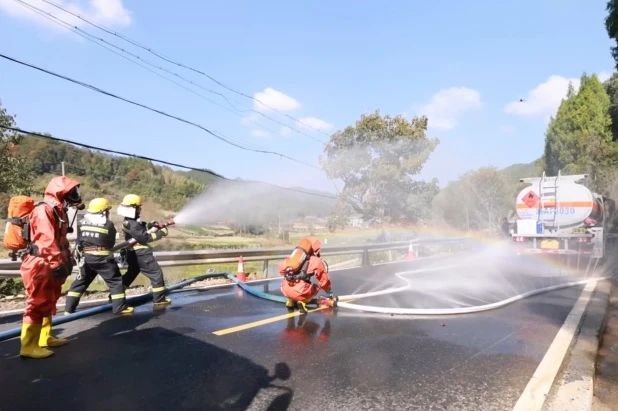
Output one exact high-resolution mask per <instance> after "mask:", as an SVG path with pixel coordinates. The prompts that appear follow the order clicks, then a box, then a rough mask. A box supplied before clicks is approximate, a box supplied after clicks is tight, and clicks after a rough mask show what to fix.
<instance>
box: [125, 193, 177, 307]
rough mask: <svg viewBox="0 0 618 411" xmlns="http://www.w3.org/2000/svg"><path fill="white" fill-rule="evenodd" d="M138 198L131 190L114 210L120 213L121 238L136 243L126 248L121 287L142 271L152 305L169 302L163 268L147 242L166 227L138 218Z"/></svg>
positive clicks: (160, 233) (165, 233)
mask: <svg viewBox="0 0 618 411" xmlns="http://www.w3.org/2000/svg"><path fill="white" fill-rule="evenodd" d="M141 208H142V199H141V198H140V197H139V196H138V195H135V194H127V195H126V196H124V199H123V200H122V204H120V206H119V207H118V214H119V215H121V216H123V217H124V221H123V223H122V231H124V234H125V240H126V241H130V240H135V241H137V243H136V244H135V245H134V246H132V247H129V248H128V249H127V250H126V262H127V265H128V268H127V272H126V273H125V274H124V276H123V277H122V282H123V284H124V287H125V288H127V287H129V286H130V285H131V283H133V281H134V280H135V277H137V275H138V274H139V273H140V272H142V273H144V275H146V277H148V278H149V279H150V283H151V285H152V300H153V302H154V305H155V307H163V306H166V305H168V304H170V303H171V300H170V299H169V298H166V297H165V280H164V279H163V271H161V267H159V264H158V263H157V260H155V258H154V255H153V253H152V248H151V247H150V245H149V244H148V243H150V242H152V241H156V240H159V239H161V238H162V237H165V236H166V235H167V228H161V229H157V227H158V225H157V223H152V224H146V223H145V222H143V221H141V220H140V219H139V217H140V212H141ZM153 228H154V230H153Z"/></svg>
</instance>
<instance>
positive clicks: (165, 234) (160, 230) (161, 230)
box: [159, 227, 169, 237]
mask: <svg viewBox="0 0 618 411" xmlns="http://www.w3.org/2000/svg"><path fill="white" fill-rule="evenodd" d="M159 232H160V233H161V237H166V236H167V235H168V234H169V233H168V232H167V227H163V228H161V229H159Z"/></svg>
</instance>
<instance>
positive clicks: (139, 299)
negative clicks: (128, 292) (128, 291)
mask: <svg viewBox="0 0 618 411" xmlns="http://www.w3.org/2000/svg"><path fill="white" fill-rule="evenodd" d="M226 275H227V274H226V273H210V274H203V275H199V276H197V277H193V278H190V279H188V280H184V281H180V282H178V283H176V284H173V285H171V286H169V287H166V288H167V291H174V290H179V289H181V288H184V287H186V286H188V285H190V284H192V283H194V282H197V281H202V280H206V279H209V278H225V276H226ZM150 300H152V294H151V293H147V294H142V295H137V296H135V297H129V298H127V303H129V304H131V305H133V306H138V305H141V304H144V303H146V302H148V301H150ZM111 309H112V305H111V304H103V305H98V306H96V307H92V308H86V309H84V310H80V311H77V312H75V313H73V314H69V315H57V316H55V317H54V318H53V319H52V324H53V325H59V324H64V323H68V322H71V321H75V320H79V319H80V318H86V317H90V316H92V315H95V314H99V313H103V312H105V311H110V310H111ZM20 333H21V328H12V329H9V330H6V331H2V332H0V341H4V340H8V339H11V338H15V337H19V335H20Z"/></svg>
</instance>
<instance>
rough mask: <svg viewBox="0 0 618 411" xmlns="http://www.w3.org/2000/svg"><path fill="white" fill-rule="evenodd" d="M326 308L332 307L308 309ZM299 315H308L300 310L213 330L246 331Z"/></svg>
mask: <svg viewBox="0 0 618 411" xmlns="http://www.w3.org/2000/svg"><path fill="white" fill-rule="evenodd" d="M326 308H330V307H328V306H320V307H318V308H313V309H311V310H308V312H309V313H312V312H315V311H320V310H324V309H326ZM299 315H306V314H301V313H300V311H294V312H293V313H287V314H282V315H277V316H275V317H271V318H265V319H263V320H259V321H254V322H252V323H247V324H241V325H237V326H236V327H230V328H224V329H223V330H218V331H213V334H215V335H218V336H222V335H227V334H232V333H235V332H238V331H244V330H248V329H250V328H255V327H259V326H260V325H266V324H270V323H274V322H277V321H282V320H287V319H288V318H292V317H298V316H299Z"/></svg>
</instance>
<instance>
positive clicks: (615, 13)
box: [605, 0, 618, 68]
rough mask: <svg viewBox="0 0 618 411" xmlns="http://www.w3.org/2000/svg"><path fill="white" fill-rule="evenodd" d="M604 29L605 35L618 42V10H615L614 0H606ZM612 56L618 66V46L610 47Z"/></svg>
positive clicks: (617, 66)
mask: <svg viewBox="0 0 618 411" xmlns="http://www.w3.org/2000/svg"><path fill="white" fill-rule="evenodd" d="M605 29H606V30H607V35H608V36H609V38H611V39H612V40H614V41H616V43H618V10H616V1H615V0H609V1H608V2H607V17H606V18H605ZM612 56H613V57H614V61H615V62H616V68H618V47H612Z"/></svg>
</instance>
